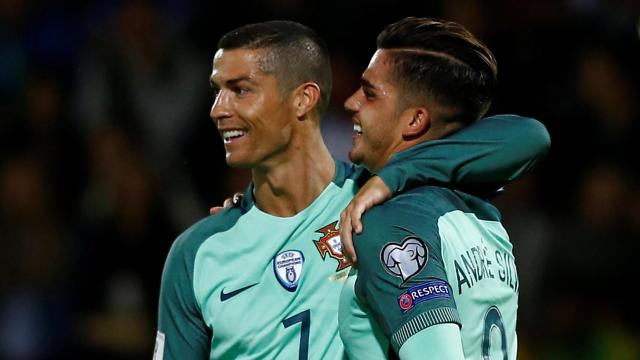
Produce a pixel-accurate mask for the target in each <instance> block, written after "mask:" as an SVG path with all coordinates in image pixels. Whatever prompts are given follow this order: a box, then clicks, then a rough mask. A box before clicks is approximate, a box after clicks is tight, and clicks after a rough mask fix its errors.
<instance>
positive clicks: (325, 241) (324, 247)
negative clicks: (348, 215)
mask: <svg viewBox="0 0 640 360" xmlns="http://www.w3.org/2000/svg"><path fill="white" fill-rule="evenodd" d="M337 224H338V221H334V222H332V223H331V224H329V225H327V226H325V227H323V228H321V229H318V230H316V232H318V233H320V234H322V237H321V238H320V239H319V240H314V241H313V243H314V244H315V245H316V248H318V251H319V252H320V255H321V256H322V260H325V258H326V257H327V254H329V256H331V257H332V258H334V259H336V260H338V267H337V268H336V271H340V270H342V269H346V268H348V267H349V266H351V264H350V263H349V262H348V261H347V258H345V256H344V255H343V254H342V243H341V242H340V231H338V229H336V225H337Z"/></svg>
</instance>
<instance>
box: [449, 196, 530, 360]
mask: <svg viewBox="0 0 640 360" xmlns="http://www.w3.org/2000/svg"><path fill="white" fill-rule="evenodd" d="M446 191H447V192H450V195H453V196H454V199H452V202H453V203H457V204H456V207H458V208H459V210H454V211H449V212H447V213H445V214H443V215H442V216H440V217H439V218H438V224H437V226H438V231H439V234H440V241H441V253H442V259H443V262H444V266H445V269H446V273H447V279H448V282H449V284H450V285H451V290H452V291H453V297H454V299H455V302H456V307H457V309H458V313H459V314H460V320H461V322H462V328H461V332H462V343H463V346H464V352H465V356H466V358H468V359H479V358H483V359H505V358H508V359H515V358H516V354H517V336H516V319H517V309H518V285H519V283H518V275H517V272H516V267H515V261H514V256H513V247H512V244H511V242H510V241H509V236H508V235H507V232H506V231H505V229H504V228H503V227H502V224H501V223H500V221H499V214H498V212H497V211H496V210H495V208H493V206H491V205H490V204H488V203H486V202H484V201H481V200H480V199H478V198H475V197H473V196H470V195H468V194H465V193H462V192H453V191H450V190H446ZM458 200H460V202H458Z"/></svg>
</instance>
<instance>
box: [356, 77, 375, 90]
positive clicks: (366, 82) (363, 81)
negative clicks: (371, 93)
mask: <svg viewBox="0 0 640 360" xmlns="http://www.w3.org/2000/svg"><path fill="white" fill-rule="evenodd" d="M360 84H362V86H363V87H368V88H371V89H374V90H375V89H377V87H376V86H375V85H373V84H372V83H371V81H369V80H367V79H365V78H364V77H362V78H360Z"/></svg>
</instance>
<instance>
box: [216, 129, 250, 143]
mask: <svg viewBox="0 0 640 360" xmlns="http://www.w3.org/2000/svg"><path fill="white" fill-rule="evenodd" d="M246 134H247V132H246V131H243V130H225V131H223V132H222V140H223V141H224V143H225V144H229V143H231V141H233V140H236V139H239V138H241V137H243V136H245V135H246Z"/></svg>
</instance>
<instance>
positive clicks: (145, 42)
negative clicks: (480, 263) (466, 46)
mask: <svg viewBox="0 0 640 360" xmlns="http://www.w3.org/2000/svg"><path fill="white" fill-rule="evenodd" d="M410 15H413V16H432V17H439V18H445V19H449V20H454V21H458V22H460V23H462V24H464V25H465V26H466V27H468V28H469V29H470V30H471V31H472V32H473V33H475V34H476V35H477V36H479V37H480V38H481V39H483V40H484V41H485V42H486V43H487V44H488V45H489V47H490V48H491V49H493V50H494V52H495V54H496V57H497V58H498V62H499V81H500V84H499V90H498V94H497V99H496V101H495V102H494V105H493V107H492V109H491V110H490V113H516V114H520V115H526V116H531V117H534V118H537V119H539V120H540V121H542V122H543V123H544V124H545V125H546V126H547V128H548V129H549V131H550V133H551V136H552V149H551V153H550V156H549V157H548V159H547V160H546V161H545V163H543V164H542V166H541V167H540V168H538V169H537V170H536V171H535V172H534V173H533V174H531V175H529V176H527V177H525V178H523V179H521V180H518V181H516V182H515V183H513V184H510V185H509V186H507V187H506V191H505V193H504V194H503V195H502V196H501V197H499V198H498V199H496V200H495V203H496V205H497V206H498V207H499V209H500V210H501V211H502V213H503V218H504V223H505V226H506V228H507V230H508V231H509V233H510V235H511V239H512V242H513V243H514V248H515V254H516V259H517V266H518V271H519V276H520V282H521V288H520V313H519V316H520V317H519V324H518V331H519V335H520V357H521V358H522V359H578V358H579V359H638V358H640V323H639V322H640V308H639V307H638V306H637V300H636V299H635V297H634V295H633V292H635V291H636V289H634V288H635V285H634V284H635V280H637V277H638V276H640V271H639V270H638V267H637V265H636V261H637V258H638V257H640V185H639V184H640V182H639V181H638V180H639V175H640V172H639V167H638V161H637V159H636V156H637V154H638V153H640V152H639V150H640V149H639V147H640V139H638V136H639V135H640V131H639V127H640V69H639V67H638V64H640V27H639V23H638V19H639V16H640V3H639V2H637V1H633V0H562V1H554V0H538V1H532V0H511V1H507V0H492V1H480V0H446V1H445V0H441V1H425V2H422V4H420V3H417V4H413V5H411V4H403V5H400V4H399V3H398V4H395V3H393V2H390V1H385V2H382V1H322V2H320V1H304V0H269V1H261V2H251V1H247V0H239V1H235V2H233V4H227V5H226V6H223V5H221V4H218V3H217V2H212V1H195V0H194V1H174V0H157V1H140V0H127V1H117V0H112V1H109V0H98V1H93V2H83V1H70V0H69V1H58V2H48V1H43V0H40V1H33V0H32V1H28V0H0V149H1V152H0V359H48V358H66V357H68V356H71V355H74V356H79V357H81V358H91V359H100V358H105V359H138V358H141V359H142V358H149V357H150V356H151V353H152V351H153V342H154V337H155V321H156V309H157V297H158V290H159V282H160V275H161V271H162V266H163V262H164V259H165V256H166V254H167V252H168V249H169V247H170V246H171V243H172V241H173V239H174V238H175V237H176V236H177V235H178V234H179V233H180V232H181V231H182V230H184V229H185V228H186V227H187V226H189V225H190V224H191V223H193V222H195V221H196V220H198V219H199V218H201V217H204V216H206V215H207V214H208V209H209V207H210V206H213V205H217V204H221V203H222V201H223V199H224V198H226V197H228V196H229V195H230V194H232V193H233V192H235V191H238V190H242V189H244V187H245V186H246V184H247V182H248V180H249V176H248V174H247V172H246V171H241V170H232V169H230V168H229V167H228V166H226V164H225V163H224V150H223V147H222V143H221V141H220V139H219V136H218V135H217V132H216V130H215V126H214V124H213V123H212V121H211V120H210V119H209V117H208V114H209V108H210V105H211V102H212V91H211V90H210V89H209V88H208V76H209V72H210V63H211V59H212V56H213V53H214V51H215V48H216V46H215V45H216V42H217V40H218V38H219V37H220V36H221V35H222V34H224V33H225V32H226V31H228V30H230V29H232V28H234V27H236V26H239V25H242V24H245V23H249V22H255V21H263V20H269V19H276V18H278V19H291V20H296V21H300V22H302V23H304V24H306V25H309V26H310V27H312V28H314V29H315V30H317V31H318V32H319V33H320V34H321V36H323V37H324V38H325V39H326V41H327V43H328V45H329V48H330V49H331V51H332V55H333V56H332V60H333V70H334V78H335V79H334V93H333V97H332V103H331V107H330V110H329V111H328V113H327V115H326V116H325V118H324V120H323V132H324V136H325V140H326V142H327V144H328V145H329V146H330V149H331V150H332V152H333V153H334V155H335V156H336V157H337V158H340V159H346V158H347V156H346V154H347V150H348V148H349V146H350V141H351V140H350V138H351V132H352V130H351V128H352V126H351V123H350V119H349V116H348V114H346V113H345V112H344V110H343V108H342V102H343V101H344V100H345V99H346V98H347V96H348V95H349V94H350V92H352V91H353V90H355V88H356V87H357V86H358V79H359V76H360V73H361V71H362V70H363V69H364V68H365V67H366V64H367V62H368V59H369V57H370V56H371V54H372V53H373V51H374V50H375V36H376V35H377V33H378V32H379V31H380V30H381V29H382V28H383V27H384V25H386V24H388V23H390V22H393V21H396V20H399V19H400V18H402V17H404V16H410ZM634 154H636V155H634Z"/></svg>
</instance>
